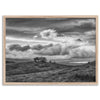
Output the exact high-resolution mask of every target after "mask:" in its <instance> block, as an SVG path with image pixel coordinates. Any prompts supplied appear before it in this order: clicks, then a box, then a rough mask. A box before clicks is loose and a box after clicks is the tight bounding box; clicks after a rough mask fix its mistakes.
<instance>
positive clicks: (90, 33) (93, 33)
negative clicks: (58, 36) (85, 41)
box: [84, 30, 96, 36]
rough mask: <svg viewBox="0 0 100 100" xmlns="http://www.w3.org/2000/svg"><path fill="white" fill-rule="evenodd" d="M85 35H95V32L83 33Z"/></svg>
mask: <svg viewBox="0 0 100 100" xmlns="http://www.w3.org/2000/svg"><path fill="white" fill-rule="evenodd" d="M84 34H85V35H89V36H90V35H96V31H94V30H92V31H87V32H84Z"/></svg>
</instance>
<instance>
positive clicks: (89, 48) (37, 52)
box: [6, 18, 96, 60]
mask: <svg viewBox="0 0 100 100" xmlns="http://www.w3.org/2000/svg"><path fill="white" fill-rule="evenodd" d="M95 30H96V20H95V19H93V18H49V19H48V18H35V19H34V18H33V19H20V18H19V19H7V25H6V34H7V36H6V47H7V48H6V49H7V51H6V57H12V58H34V57H36V56H45V57H47V58H48V59H67V60H68V59H69V60H71V59H72V58H95V40H96V36H95V35H96V31H95Z"/></svg>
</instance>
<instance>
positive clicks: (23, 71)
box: [6, 59, 96, 82]
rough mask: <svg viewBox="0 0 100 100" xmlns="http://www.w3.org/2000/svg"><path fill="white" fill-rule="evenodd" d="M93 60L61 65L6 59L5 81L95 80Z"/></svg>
mask: <svg viewBox="0 0 100 100" xmlns="http://www.w3.org/2000/svg"><path fill="white" fill-rule="evenodd" d="M95 78H96V77H95V62H89V63H87V64H83V65H76V66H72V65H63V64H57V63H54V62H46V63H35V62H34V61H32V60H28V59H19V60H18V59H6V82H95V80H96V79H95Z"/></svg>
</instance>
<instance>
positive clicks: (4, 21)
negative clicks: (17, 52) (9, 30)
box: [2, 16, 6, 85]
mask: <svg viewBox="0 0 100 100" xmlns="http://www.w3.org/2000/svg"><path fill="white" fill-rule="evenodd" d="M2 18H3V23H2V24H3V46H2V47H3V51H2V52H3V57H2V58H3V73H2V75H3V82H2V83H3V85H5V84H6V72H5V70H6V55H5V52H6V50H5V47H6V30H5V29H6V16H2Z"/></svg>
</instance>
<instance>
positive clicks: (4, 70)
mask: <svg viewBox="0 0 100 100" xmlns="http://www.w3.org/2000/svg"><path fill="white" fill-rule="evenodd" d="M7 18H69V19H70V18H73V19H74V18H75V19H77V18H78V19H81V18H84V19H85V18H94V19H96V29H95V31H96V35H95V36H96V41H95V42H96V44H95V47H96V58H95V59H96V65H95V69H96V74H95V82H6V25H7V23H6V19H7ZM9 23H10V22H9ZM3 84H4V85H97V84H98V16H97V15H72V16H68V15H57V16H55V15H52V16H44V15H42V16H22V15H21V16H3Z"/></svg>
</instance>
